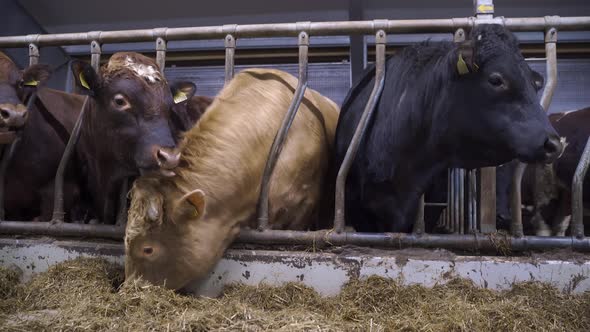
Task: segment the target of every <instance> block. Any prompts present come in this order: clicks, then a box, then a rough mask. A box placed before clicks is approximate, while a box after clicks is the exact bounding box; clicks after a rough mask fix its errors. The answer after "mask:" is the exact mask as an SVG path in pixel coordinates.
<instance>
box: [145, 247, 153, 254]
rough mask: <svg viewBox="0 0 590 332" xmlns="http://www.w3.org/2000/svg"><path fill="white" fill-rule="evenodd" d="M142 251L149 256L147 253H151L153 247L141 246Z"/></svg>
mask: <svg viewBox="0 0 590 332" xmlns="http://www.w3.org/2000/svg"><path fill="white" fill-rule="evenodd" d="M143 253H144V254H145V255H146V256H149V255H151V254H153V253H154V248H152V247H144V248H143Z"/></svg>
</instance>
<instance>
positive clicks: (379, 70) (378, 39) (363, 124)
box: [334, 23, 387, 233]
mask: <svg viewBox="0 0 590 332" xmlns="http://www.w3.org/2000/svg"><path fill="white" fill-rule="evenodd" d="M376 24H379V23H376ZM386 40H387V35H386V34H385V31H383V30H379V31H377V33H376V34H375V55H376V59H375V85H374V86H373V90H372V91H371V95H370V96H369V100H368V101H367V105H366V106H365V109H364V110H363V114H362V116H361V118H360V120H359V123H358V125H357V127H356V129H355V131H354V135H353V136H352V140H351V141H350V145H349V146H348V150H346V155H345V156H344V160H343V161H342V165H340V169H339V170H338V176H337V178H336V193H335V195H336V199H335V207H334V210H335V211H334V230H335V231H336V232H337V233H341V232H342V231H344V204H345V194H346V178H347V177H348V172H349V171H350V166H352V162H353V161H354V157H355V156H356V153H357V151H358V148H359V146H360V143H361V140H362V138H363V136H364V135H365V131H366V130H367V126H368V125H369V122H370V120H371V116H372V115H373V111H374V110H375V106H376V105H377V100H378V99H379V96H381V92H382V91H383V85H384V83H385V44H386Z"/></svg>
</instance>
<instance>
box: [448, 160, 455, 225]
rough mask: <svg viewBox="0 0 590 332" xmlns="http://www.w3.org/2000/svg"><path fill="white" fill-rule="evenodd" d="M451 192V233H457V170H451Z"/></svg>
mask: <svg viewBox="0 0 590 332" xmlns="http://www.w3.org/2000/svg"><path fill="white" fill-rule="evenodd" d="M450 183H451V185H450V187H449V188H450V190H449V207H448V209H449V231H450V232H451V233H456V232H457V231H456V230H455V220H456V219H457V215H456V214H455V211H456V210H455V200H456V197H455V196H456V194H455V189H456V187H455V169H454V168H453V169H451V177H450Z"/></svg>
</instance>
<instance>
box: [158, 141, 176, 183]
mask: <svg viewBox="0 0 590 332" xmlns="http://www.w3.org/2000/svg"><path fill="white" fill-rule="evenodd" d="M154 158H155V160H156V163H157V164H158V167H159V168H160V173H161V174H162V175H164V176H174V175H176V174H175V173H174V172H173V171H172V169H174V168H175V167H176V166H178V163H179V162H180V152H179V151H177V150H175V149H170V148H164V147H160V148H157V149H155V153H154Z"/></svg>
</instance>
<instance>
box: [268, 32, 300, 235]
mask: <svg viewBox="0 0 590 332" xmlns="http://www.w3.org/2000/svg"><path fill="white" fill-rule="evenodd" d="M307 25H308V23H307V24H306V23H303V24H302V26H305V27H307ZM308 49H309V35H308V34H307V32H305V30H302V32H301V33H299V81H298V83H297V88H296V89H295V93H294V95H293V100H292V101H291V105H289V109H288V110H287V113H286V114H285V117H284V118H283V123H282V124H281V127H280V128H279V131H278V132H277V135H276V136H275V139H274V140H273V142H272V146H271V148H270V152H269V155H268V159H267V161H266V165H265V167H264V173H263V175H262V181H261V184H260V198H259V200H258V209H257V210H258V229H259V230H261V231H262V230H265V229H267V228H268V222H269V220H268V219H269V215H268V214H269V212H268V195H269V191H270V179H271V177H272V172H273V170H274V167H275V165H276V163H277V160H278V159H279V156H280V154H281V150H282V149H283V144H284V142H285V139H286V138H287V133H288V132H289V128H290V127H291V124H292V123H293V120H294V119H295V115H296V114H297V110H298V109H299V105H300V104H301V100H302V99H303V95H304V94H305V90H306V89H307V53H308Z"/></svg>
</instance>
